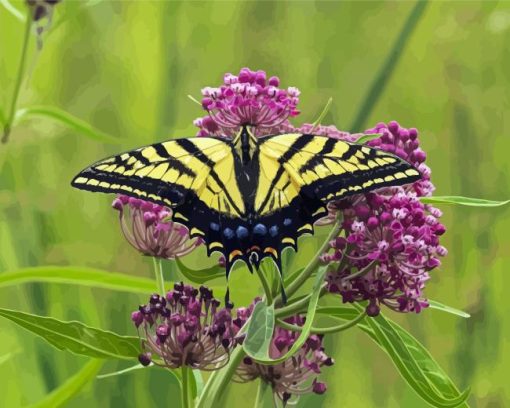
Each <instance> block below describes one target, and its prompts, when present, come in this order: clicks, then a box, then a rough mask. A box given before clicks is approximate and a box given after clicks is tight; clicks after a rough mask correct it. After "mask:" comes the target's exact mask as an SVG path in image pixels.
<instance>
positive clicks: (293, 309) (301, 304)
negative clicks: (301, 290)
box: [275, 284, 327, 317]
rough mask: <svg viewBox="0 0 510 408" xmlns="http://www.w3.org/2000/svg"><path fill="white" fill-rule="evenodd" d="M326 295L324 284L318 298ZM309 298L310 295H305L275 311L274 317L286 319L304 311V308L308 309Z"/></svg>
mask: <svg viewBox="0 0 510 408" xmlns="http://www.w3.org/2000/svg"><path fill="white" fill-rule="evenodd" d="M326 293H327V289H326V284H324V286H323V287H322V288H321V292H320V295H319V297H322V296H323V295H325V294H326ZM311 297H312V294H311V293H310V294H308V295H306V296H305V297H304V298H302V299H299V300H297V301H295V302H294V303H290V304H288V305H287V306H285V307H282V308H280V309H277V310H276V311H275V316H276V317H288V316H292V315H294V314H296V313H299V312H304V311H306V308H307V307H308V302H309V301H310V298H311Z"/></svg>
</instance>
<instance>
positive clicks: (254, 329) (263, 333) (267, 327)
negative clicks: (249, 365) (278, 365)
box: [243, 302, 274, 361]
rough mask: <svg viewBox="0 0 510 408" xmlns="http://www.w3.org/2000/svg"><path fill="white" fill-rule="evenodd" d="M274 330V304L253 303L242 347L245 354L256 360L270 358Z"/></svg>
mask: <svg viewBox="0 0 510 408" xmlns="http://www.w3.org/2000/svg"><path fill="white" fill-rule="evenodd" d="M273 330H274V306H273V305H270V306H268V305H266V304H265V303H264V302H259V303H257V304H256V305H255V308H254V309H253V313H252V316H251V319H250V322H249V323H248V328H247V330H246V339H245V340H244V342H243V348H244V351H245V352H246V354H248V355H249V356H250V357H252V358H254V359H256V360H258V361H263V360H264V361H266V360H271V358H270V357H269V347H270V346H271V340H272V338H273Z"/></svg>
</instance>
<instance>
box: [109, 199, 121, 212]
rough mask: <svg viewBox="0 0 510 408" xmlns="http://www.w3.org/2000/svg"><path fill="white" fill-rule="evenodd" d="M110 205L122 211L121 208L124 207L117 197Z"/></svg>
mask: <svg viewBox="0 0 510 408" xmlns="http://www.w3.org/2000/svg"><path fill="white" fill-rule="evenodd" d="M112 207H113V208H114V209H115V210H117V211H122V209H123V208H124V206H123V204H122V201H121V200H120V199H119V198H116V199H115V200H113V203H112Z"/></svg>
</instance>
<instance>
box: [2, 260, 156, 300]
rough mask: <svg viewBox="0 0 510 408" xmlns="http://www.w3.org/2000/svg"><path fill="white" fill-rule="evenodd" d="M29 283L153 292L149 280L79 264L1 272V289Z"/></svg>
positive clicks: (151, 283) (154, 288)
mask: <svg viewBox="0 0 510 408" xmlns="http://www.w3.org/2000/svg"><path fill="white" fill-rule="evenodd" d="M28 282H47V283H64V284H72V285H82V286H89V287H94V288H103V289H111V290H118V291H122V292H131V293H152V292H154V291H155V290H156V284H155V283H154V281H153V280H152V279H146V278H139V277H136V276H130V275H125V274H121V273H115V272H108V271H104V270H101V269H93V268H84V267H80V266H40V267H34V268H23V269H17V270H14V271H12V272H4V273H0V288H2V287H6V286H13V285H18V284H20V283H28Z"/></svg>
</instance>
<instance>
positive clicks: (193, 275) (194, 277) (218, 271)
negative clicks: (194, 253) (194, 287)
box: [175, 258, 225, 283]
mask: <svg viewBox="0 0 510 408" xmlns="http://www.w3.org/2000/svg"><path fill="white" fill-rule="evenodd" d="M175 263H176V264H177V266H178V267H179V271H180V272H181V273H182V274H183V276H184V277H185V278H186V279H189V280H190V281H191V282H193V283H206V282H209V281H211V280H213V279H216V278H224V277H225V268H222V267H221V266H219V265H214V266H211V267H210V268H204V269H199V270H195V269H191V268H188V267H187V266H186V265H184V263H182V261H181V260H180V259H179V258H176V259H175Z"/></svg>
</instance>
